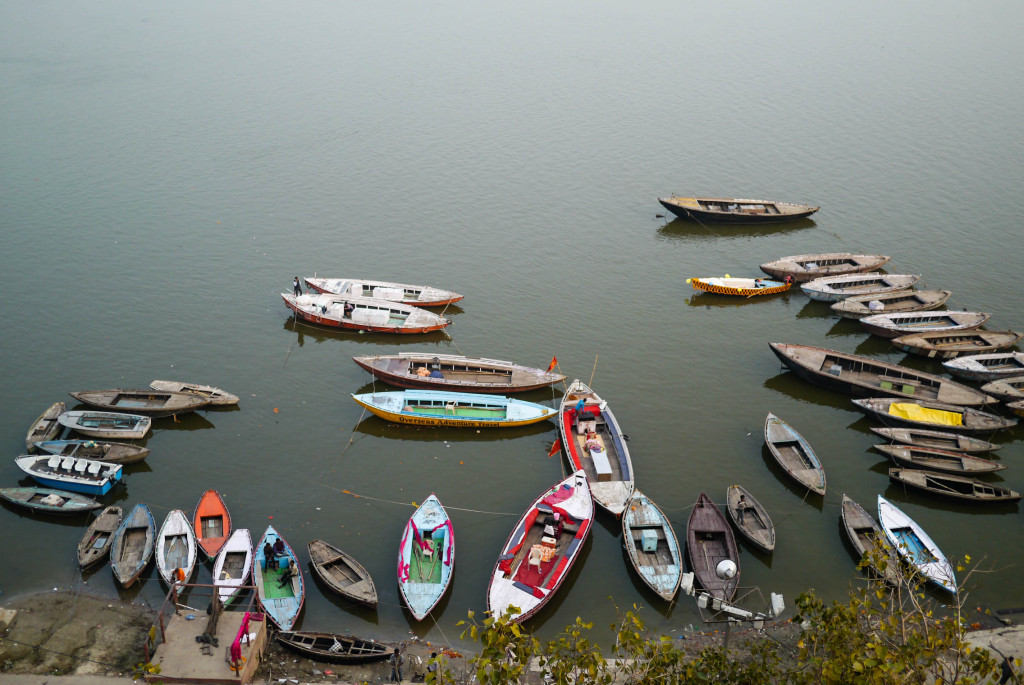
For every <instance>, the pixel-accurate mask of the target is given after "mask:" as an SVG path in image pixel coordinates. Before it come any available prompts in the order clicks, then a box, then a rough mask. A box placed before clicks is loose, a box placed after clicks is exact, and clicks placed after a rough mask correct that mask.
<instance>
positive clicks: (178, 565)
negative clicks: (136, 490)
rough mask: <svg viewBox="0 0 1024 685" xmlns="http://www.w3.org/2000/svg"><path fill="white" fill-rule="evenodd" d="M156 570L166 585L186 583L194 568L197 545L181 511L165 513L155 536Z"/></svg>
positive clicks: (186, 517) (194, 536)
mask: <svg viewBox="0 0 1024 685" xmlns="http://www.w3.org/2000/svg"><path fill="white" fill-rule="evenodd" d="M155 555H156V570H157V571H159V572H160V577H161V578H163V579H164V582H165V583H167V584H168V585H174V584H175V583H187V582H188V581H189V579H190V578H191V577H192V572H193V571H194V570H195V568H196V557H197V556H198V545H197V544H196V534H195V533H194V532H193V531H192V524H191V523H189V521H188V516H186V515H185V512H183V511H182V510H181V509H171V510H170V511H169V512H167V516H166V518H164V522H163V524H162V525H161V526H160V531H159V532H158V533H157V535H156V551H155Z"/></svg>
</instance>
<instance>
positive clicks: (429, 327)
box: [281, 293, 452, 334]
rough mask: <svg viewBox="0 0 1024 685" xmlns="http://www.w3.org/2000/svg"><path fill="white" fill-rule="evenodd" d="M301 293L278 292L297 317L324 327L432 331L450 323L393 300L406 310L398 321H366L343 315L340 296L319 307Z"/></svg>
mask: <svg viewBox="0 0 1024 685" xmlns="http://www.w3.org/2000/svg"><path fill="white" fill-rule="evenodd" d="M303 297H308V296H299V298H296V297H295V296H294V295H289V294H288V293H281V298H282V299H283V300H284V303H285V305H286V306H287V307H288V309H290V310H292V311H293V312H294V313H295V316H296V317H298V318H299V319H301V320H303V321H305V322H307V323H311V324H316V325H317V326H326V327H327V328H339V329H342V330H350V331H366V332H369V333H398V334H416V333H433V332H434V331H440V330H444V329H445V328H447V327H448V326H450V325H451V324H452V322H451V320H449V319H445V318H442V317H440V316H437V315H434V314H430V312H427V311H425V310H422V309H417V308H416V307H409V306H408V305H402V304H399V303H392V306H393V307H404V308H405V309H404V310H403V311H402V313H403V314H408V316H407V318H406V319H405V320H402V321H400V322H391V321H390V319H389V320H387V321H386V322H381V323H372V322H369V321H366V322H359V321H355V320H353V319H352V318H346V317H345V316H344V314H343V311H342V310H341V309H339V307H340V306H341V305H340V304H339V303H340V302H341V301H342V300H337V302H334V304H336V305H337V306H335V307H333V308H328V309H327V310H325V311H322V310H320V309H318V308H316V306H314V305H312V304H310V303H307V302H306V301H305V300H303V299H301V298H303ZM339 297H341V296H331V297H327V298H326V300H324V302H325V303H331V302H332V299H333V298H339ZM360 299H362V298H360ZM379 304H380V303H378V302H374V303H372V307H370V308H372V309H379V308H380V307H379V306H378V305H379ZM326 306H328V307H329V306H330V304H327V305H326ZM360 308H364V309H365V308H367V307H361V306H360V305H357V309H360ZM408 310H411V311H408ZM416 312H420V314H419V315H417V316H416V317H415V318H413V314H415V313H416ZM353 316H355V314H353ZM409 319H413V321H412V322H410V321H409ZM417 321H420V323H416V322H417Z"/></svg>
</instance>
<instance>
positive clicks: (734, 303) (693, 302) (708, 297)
mask: <svg viewBox="0 0 1024 685" xmlns="http://www.w3.org/2000/svg"><path fill="white" fill-rule="evenodd" d="M791 297H792V293H791V292H788V291H787V292H784V293H778V294H777V295H768V296H765V297H740V296H738V295H720V294H718V293H709V292H704V291H699V292H696V293H694V294H692V295H690V296H689V297H688V298H686V304H688V305H690V306H691V307H743V306H745V305H748V304H762V305H763V304H766V301H767V300H782V301H783V302H786V303H788V302H789V301H790V298H791Z"/></svg>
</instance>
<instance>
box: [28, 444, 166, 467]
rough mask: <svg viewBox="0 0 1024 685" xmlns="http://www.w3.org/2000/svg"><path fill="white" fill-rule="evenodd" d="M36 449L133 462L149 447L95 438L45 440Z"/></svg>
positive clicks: (124, 462)
mask: <svg viewBox="0 0 1024 685" xmlns="http://www.w3.org/2000/svg"><path fill="white" fill-rule="evenodd" d="M36 449H39V450H42V451H43V452H46V453H47V454H56V455H57V456H60V457H82V458H83V459H95V460H96V461H107V462H110V463H111V464H134V463H135V462H137V461H142V460H143V459H145V458H146V455H148V454H149V449H147V448H145V447H141V446H140V445H130V444H128V443H127V442H96V441H95V440H46V441H44V442H37V443H36Z"/></svg>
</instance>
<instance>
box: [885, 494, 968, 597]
mask: <svg viewBox="0 0 1024 685" xmlns="http://www.w3.org/2000/svg"><path fill="white" fill-rule="evenodd" d="M878 522H879V523H880V524H881V525H882V530H884V531H885V537H886V538H887V539H888V540H889V544H890V545H892V547H893V549H895V550H896V553H897V554H899V555H900V557H902V558H903V559H904V560H906V561H907V563H908V564H910V565H911V566H912V567H914V569H915V570H917V571H918V572H919V573H921V575H923V576H924V577H925V578H927V579H928V580H930V581H932V582H933V583H935V584H936V585H938V586H939V587H941V588H943V589H944V590H948V591H950V592H954V593H955V592H956V590H957V588H956V574H955V573H953V566H952V565H951V564H950V563H949V560H947V559H946V555H945V554H943V553H942V550H940V549H939V546H938V545H936V544H935V543H934V542H933V541H932V539H931V538H930V537H928V534H927V533H925V532H924V529H923V528H921V526H920V525H918V524H917V522H915V521H914V520H913V519H912V518H910V517H909V516H907V515H906V514H904V513H903V511H901V510H900V509H899V508H898V507H897V506H896V505H895V504H893V503H892V502H890V501H889V500H887V499H885V498H884V497H882V496H881V495H879V496H878Z"/></svg>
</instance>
